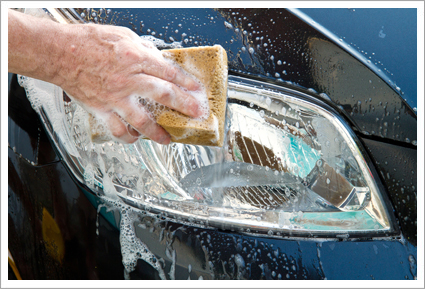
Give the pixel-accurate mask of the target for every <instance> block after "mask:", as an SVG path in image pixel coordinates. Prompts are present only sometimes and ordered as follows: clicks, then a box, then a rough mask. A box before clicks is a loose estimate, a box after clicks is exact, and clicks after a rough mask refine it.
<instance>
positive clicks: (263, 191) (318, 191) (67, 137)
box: [19, 76, 394, 236]
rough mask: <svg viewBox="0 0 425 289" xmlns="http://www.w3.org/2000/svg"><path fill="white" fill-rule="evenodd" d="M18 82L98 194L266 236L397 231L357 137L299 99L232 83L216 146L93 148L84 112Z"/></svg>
mask: <svg viewBox="0 0 425 289" xmlns="http://www.w3.org/2000/svg"><path fill="white" fill-rule="evenodd" d="M19 80H20V83H21V85H22V86H24V87H25V88H26V90H27V95H28V98H29V100H30V101H31V103H32V105H33V107H34V108H35V110H36V111H37V112H38V113H39V114H40V116H41V119H42V120H43V122H44V125H45V127H46V130H47V131H48V133H49V134H50V136H51V138H52V140H53V142H54V144H55V146H56V147H57V149H58V152H59V154H60V155H61V157H62V159H63V160H64V162H65V163H66V165H67V166H68V167H69V169H70V170H71V172H72V173H73V174H74V175H75V177H76V178H77V179H78V180H79V181H80V182H81V183H83V184H85V185H86V186H87V187H89V188H90V189H91V190H92V191H93V192H96V193H97V194H99V196H103V197H106V198H109V199H111V198H112V199H118V200H122V201H125V202H126V203H129V204H131V205H133V206H135V207H138V208H141V209H143V210H145V211H150V212H154V213H160V214H162V216H165V217H167V218H171V219H173V220H175V221H176V222H185V223H187V222H189V223H191V224H193V225H197V226H213V227H220V228H225V229H232V230H238V231H243V232H254V233H268V234H269V235H285V234H287V233H290V234H294V235H310V236H311V234H317V235H326V236H338V234H341V233H343V234H355V235H356V234H357V235H358V234H363V233H366V234H367V235H368V236H370V235H371V234H373V233H376V234H385V233H389V232H392V231H393V229H394V228H393V224H392V222H393V221H392V220H393V219H392V216H391V215H390V213H389V210H388V208H387V207H386V205H385V203H386V201H384V199H383V197H384V196H383V195H382V193H381V191H380V189H379V186H378V183H377V180H376V179H375V176H374V174H373V173H372V172H371V170H370V167H369V166H368V163H367V161H366V159H365V154H364V153H362V149H361V146H360V144H359V143H358V140H357V139H356V136H355V134H354V133H353V132H352V131H351V129H350V128H349V126H348V125H347V124H346V123H345V122H344V120H343V119H342V118H341V117H339V116H338V113H337V112H335V111H334V110H333V109H332V108H331V107H330V106H328V105H326V104H325V103H324V102H322V101H320V100H319V99H317V98H313V97H311V96H309V95H308V94H305V93H303V92H300V91H297V90H292V89H289V88H284V87H281V86H275V85H271V84H266V83H262V82H258V81H254V80H248V79H246V78H241V77H235V76H229V79H228V105H227V117H226V139H225V145H224V146H223V147H222V148H217V147H206V146H194V145H183V144H178V143H172V144H170V145H167V146H163V145H159V144H157V143H154V142H152V141H150V140H142V139H140V140H139V141H137V142H136V143H134V144H131V145H126V144H121V143H117V142H113V141H109V142H106V143H103V144H95V143H91V141H90V133H89V127H88V122H87V119H88V114H87V112H86V111H85V110H83V109H82V108H81V107H80V106H78V105H77V104H76V103H75V102H73V101H71V100H70V99H69V98H68V97H67V96H66V94H65V93H64V92H63V91H62V90H61V89H60V88H59V87H56V86H54V85H51V84H48V83H45V82H42V81H38V80H35V79H31V78H27V77H22V76H20V77H19ZM52 99H54V101H52Z"/></svg>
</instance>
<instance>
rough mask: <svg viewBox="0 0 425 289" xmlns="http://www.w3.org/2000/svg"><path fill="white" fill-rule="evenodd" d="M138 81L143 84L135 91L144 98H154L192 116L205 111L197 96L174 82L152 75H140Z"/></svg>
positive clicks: (197, 115) (199, 114)
mask: <svg viewBox="0 0 425 289" xmlns="http://www.w3.org/2000/svg"><path fill="white" fill-rule="evenodd" d="M138 82H139V83H143V85H141V86H140V87H139V89H138V91H135V93H137V94H138V95H140V96H141V97H142V98H149V99H152V100H154V101H156V102H158V103H160V104H163V105H165V106H167V107H169V108H172V109H174V110H176V111H179V112H181V113H183V114H185V115H188V116H191V117H199V116H201V115H202V114H203V113H204V112H203V111H202V109H201V104H200V103H199V101H198V100H197V99H196V98H195V97H193V96H192V95H190V94H189V93H186V92H184V91H183V90H181V89H180V88H179V87H177V86H176V85H174V84H172V83H169V82H167V81H165V80H162V79H159V78H155V77H152V76H150V75H140V76H139V80H138Z"/></svg>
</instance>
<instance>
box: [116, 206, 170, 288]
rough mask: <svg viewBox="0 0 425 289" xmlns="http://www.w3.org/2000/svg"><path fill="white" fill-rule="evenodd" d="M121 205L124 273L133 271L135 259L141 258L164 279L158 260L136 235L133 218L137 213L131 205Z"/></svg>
mask: <svg viewBox="0 0 425 289" xmlns="http://www.w3.org/2000/svg"><path fill="white" fill-rule="evenodd" d="M121 207H122V209H121V210H120V213H121V222H120V244H121V254H122V263H123V265H124V268H125V271H126V273H128V274H126V275H127V276H128V275H129V274H130V272H132V271H134V269H135V267H136V265H137V260H138V259H141V260H143V261H145V262H146V263H148V264H149V265H151V266H152V267H153V268H154V269H155V270H157V271H158V273H159V277H160V278H161V279H163V280H165V279H166V277H165V274H164V270H163V269H162V267H161V264H160V262H158V260H157V258H156V257H155V255H154V254H153V253H151V252H150V251H149V249H148V247H147V246H146V244H144V243H143V242H142V241H140V239H139V238H138V237H137V236H136V232H135V228H134V220H136V219H137V218H136V217H137V213H136V212H133V209H132V208H131V207H128V206H125V205H123V206H121ZM174 254H175V253H174Z"/></svg>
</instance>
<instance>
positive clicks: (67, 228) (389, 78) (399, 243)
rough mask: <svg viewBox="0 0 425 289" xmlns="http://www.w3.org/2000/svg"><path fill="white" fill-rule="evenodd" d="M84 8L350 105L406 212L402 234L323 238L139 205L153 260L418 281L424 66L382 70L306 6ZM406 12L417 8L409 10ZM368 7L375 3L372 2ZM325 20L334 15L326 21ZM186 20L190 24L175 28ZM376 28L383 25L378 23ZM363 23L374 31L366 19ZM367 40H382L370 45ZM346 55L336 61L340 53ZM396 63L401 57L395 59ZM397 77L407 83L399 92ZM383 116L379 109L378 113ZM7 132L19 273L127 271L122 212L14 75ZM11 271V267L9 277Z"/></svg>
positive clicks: (219, 270) (167, 266) (200, 271)
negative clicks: (166, 215) (54, 235)
mask: <svg viewBox="0 0 425 289" xmlns="http://www.w3.org/2000/svg"><path fill="white" fill-rule="evenodd" d="M75 11H76V15H77V16H78V15H80V17H81V13H84V14H83V15H84V20H85V21H92V22H103V23H112V24H114V25H122V26H127V27H129V28H131V29H133V30H134V31H135V32H136V33H138V34H140V35H142V34H152V31H154V32H155V36H156V37H158V38H161V39H164V40H165V42H172V41H182V44H183V46H196V45H213V44H221V45H222V46H223V47H224V48H225V49H226V51H227V54H228V57H229V74H231V75H238V76H244V77H247V78H252V79H256V80H261V81H264V82H269V83H273V84H278V85H282V86H285V85H286V86H290V87H291V88H294V89H297V90H300V91H304V92H307V93H309V94H311V95H312V96H314V97H317V98H320V96H319V94H321V93H325V94H326V95H327V96H329V99H328V100H326V102H327V103H328V104H329V105H330V106H332V107H333V108H334V109H335V110H337V111H338V112H339V113H340V115H341V116H342V117H343V118H344V119H345V120H346V122H347V123H348V124H349V125H350V126H351V127H352V129H353V130H354V132H355V133H356V135H357V137H358V138H359V140H360V141H361V143H362V145H363V147H364V149H365V151H366V152H367V154H368V157H369V158H370V160H371V162H372V163H373V167H374V170H376V172H377V173H378V175H379V177H380V182H381V183H382V185H383V187H384V189H385V194H386V195H387V197H388V200H389V201H388V204H387V205H388V206H389V207H390V208H391V211H392V213H393V214H394V217H395V219H396V224H395V227H396V229H395V232H394V233H393V234H389V235H384V236H368V235H359V236H351V237H349V238H344V237H340V238H333V239H329V240H326V241H323V239H321V238H315V236H311V237H296V236H289V235H288V236H284V235H282V236H280V237H277V236H274V237H270V236H267V235H261V234H259V235H246V234H242V233H239V232H232V231H229V230H223V229H204V228H199V227H196V226H191V225H188V224H184V225H182V224H179V223H177V222H172V221H170V220H166V219H164V220H161V219H160V218H159V217H158V218H154V217H152V216H150V215H148V214H144V213H143V212H142V211H140V215H139V217H138V218H137V219H136V220H135V225H134V227H135V230H136V235H137V237H138V238H139V239H140V240H141V241H142V242H143V243H144V244H145V245H146V246H147V247H148V248H149V249H150V251H151V252H152V253H153V254H154V255H155V260H154V262H160V263H161V266H162V268H163V271H164V272H165V273H166V278H168V279H188V278H190V279H200V278H201V279H276V280H278V279H282V280H284V279H328V280H331V279H333V280H338V279H359V280H364V279H396V280H404V279H416V274H417V273H416V270H417V269H416V259H417V241H418V240H417V217H416V213H417V197H416V196H417V172H416V168H417V149H416V140H417V131H416V130H417V119H416V113H415V110H414V109H413V108H414V107H415V106H416V89H413V87H416V81H415V80H416V73H413V72H412V74H411V76H410V77H405V76H404V75H403V77H401V76H400V80H397V84H395V83H394V78H396V79H398V77H399V75H397V73H396V72H397V71H395V72H393V74H394V75H391V74H390V75H389V73H387V72H386V71H384V70H383V69H381V70H379V65H375V64H374V63H373V62H374V61H375V57H373V59H372V61H368V60H370V58H369V55H367V56H366V55H365V54H364V53H362V52H361V49H366V48H361V49H359V50H358V49H357V48H356V47H354V45H353V43H351V42H350V41H357V40H349V39H348V38H349V36H348V35H347V34H345V36H346V39H344V41H340V40H339V37H336V36H335V35H332V34H331V33H329V32H328V31H326V30H324V29H322V28H321V27H320V26H319V25H317V23H312V22H311V21H310V20H311V19H309V18H308V17H305V16H304V15H303V14H302V12H301V11H299V10H286V9H112V10H111V11H110V12H109V13H106V12H107V10H105V9H103V10H102V11H100V10H99V9H93V10H90V11H89V12H90V13H87V12H88V11H87V10H86V9H76V10H75ZM93 11H94V12H95V13H94V14H92V12H93ZM414 11H415V12H414V13H416V10H414ZM305 12H306V13H307V14H308V13H309V12H310V13H311V15H312V17H313V18H314V19H317V18H320V15H319V14H318V15H316V18H315V17H314V13H316V12H315V11H314V10H308V9H307V10H305ZM324 12H326V13H329V14H327V15H328V16H327V17H324V18H322V19H323V20H322V21H320V22H321V23H322V24H324V26H326V27H328V26H329V25H331V24H329V23H331V20H330V19H331V18H332V17H329V16H332V15H336V16H335V17H341V15H345V14H349V13H363V10H358V9H356V11H355V12H353V11H351V10H348V9H341V10H336V11H333V10H329V11H327V10H324V11H317V13H321V15H322V16H323V15H324V14H323V13H324ZM384 12H385V11H384ZM404 12H406V13H407V12H409V11H400V13H404ZM410 12H412V11H410ZM364 13H372V12H371V11H369V10H365V12H364ZM373 13H376V15H379V17H383V19H385V17H384V16H382V14H379V13H382V11H379V10H375V11H373ZM394 13H397V11H394ZM350 15H351V14H350ZM367 15H369V14H367ZM374 15H375V14H374ZM401 15H402V14H401ZM95 17H96V19H94V18H95ZM245 17H246V18H245ZM350 17H351V16H350ZM353 17H354V18H355V16H353ZM368 17H369V16H368ZM370 17H371V16H370ZM377 17H378V16H377ZM326 19H328V21H329V23H325V21H326ZM341 20H342V19H341ZM410 20H411V19H409V21H410ZM224 21H226V22H228V23H233V25H234V26H236V24H235V23H238V25H239V26H238V27H240V33H239V34H238V33H235V31H234V30H229V29H227V28H226V26H225V25H223V22H224ZM316 21H317V20H316ZM349 21H351V20H347V22H349ZM317 22H319V21H317ZM179 24H182V25H180V26H179ZM345 25H348V24H347V23H345ZM410 25H411V26H408V27H405V28H403V29H416V21H414V22H412V23H411V24H410ZM252 26H253V27H255V29H256V30H258V31H261V34H259V35H260V36H264V37H263V38H261V37H258V38H257V39H256V38H255V37H252V38H251V40H252V43H251V45H252V46H253V47H257V48H258V49H256V50H255V52H254V53H253V54H252V55H247V54H244V53H241V51H240V48H241V47H242V46H244V45H245V43H244V41H245V38H244V37H243V33H242V31H245V30H247V31H250V30H249V29H250V27H252ZM383 26H385V29H386V30H385V31H388V32H387V35H388V36H387V37H390V35H389V34H390V32H389V30H390V27H389V26H388V25H387V24H385V25H383ZM165 27H166V28H165ZM180 27H185V28H184V29H187V27H190V30H189V31H186V33H187V34H189V35H192V36H193V38H191V39H192V41H191V42H189V43H185V42H184V41H183V39H180V38H178V37H180V35H181V33H182V32H184V31H182V29H181V28H180ZM178 29H180V31H179V32H178V33H176V32H175V30H178ZM329 29H330V30H331V31H334V32H336V33H341V34H343V33H346V31H347V30H342V28H341V27H339V26H335V28H334V29H335V30H333V29H332V28H329ZM338 29H341V30H338ZM352 30H353V31H357V30H356V29H354V28H353V29H352ZM375 32H376V33H375V34H376V35H378V33H379V30H378V31H375ZM410 32H412V31H410ZM415 32H416V30H415ZM347 33H348V32H347ZM353 33H354V32H353ZM357 33H358V34H362V33H364V31H362V30H361V28H359V29H358V31H357ZM412 33H413V32H412ZM409 35H411V33H410V34H409ZM414 35H416V34H414ZM313 37H314V38H318V39H321V40H323V41H324V42H326V43H328V48H329V49H328V50H327V51H326V53H322V54H319V55H318V54H315V55H316V59H317V61H319V62H320V67H319V66H317V65H316V66H315V65H313V64H312V62H310V61H309V60H308V58H309V56H311V55H312V53H313V52H312V51H310V50H309V46H308V45H306V43H307V40H308V39H310V38H313ZM350 37H351V36H350ZM377 37H378V36H377ZM406 37H407V36H406ZM353 38H355V36H353ZM353 38H352V39H353ZM228 39H233V40H232V41H228ZM414 39H415V41H416V38H415V37H414ZM264 43H269V44H270V43H273V44H274V47H275V48H277V49H276V50H274V51H273V55H274V59H275V60H270V54H269V53H268V52H266V51H265V50H264V49H265V47H266V46H264ZM257 44H260V45H259V46H258V45H257ZM414 44H416V42H415V43H412V45H414ZM358 45H359V46H360V44H358ZM364 45H365V46H366V45H367V43H365V44H364ZM268 47H270V46H268ZM270 49H271V48H270ZM367 49H375V47H374V45H371V47H370V48H367ZM400 49H401V48H400ZM380 51H384V52H381V53H382V54H381V55H379V54H378V51H376V59H379V58H380V57H381V56H382V55H383V54H384V53H385V50H380ZM415 52H416V51H415ZM370 53H372V51H371V52H370ZM397 55H401V54H399V53H397ZM321 56H322V58H320V57H321ZM336 56H337V57H336ZM382 57H384V56H382ZM336 58H337V59H338V61H334V60H333V59H336ZM277 59H285V60H286V62H287V63H290V64H291V65H290V67H287V68H286V74H281V75H279V78H280V79H279V80H278V79H277V77H275V71H276V62H275V61H276V60H277ZM376 61H378V60H376ZM400 61H402V63H403V62H404V61H406V63H409V64H411V63H413V62H415V61H416V55H413V54H409V55H406V58H405V59H403V60H400ZM389 65H390V64H389V63H388V67H389ZM415 67H416V66H415ZM319 68H320V69H319ZM396 69H398V66H396V67H395V68H391V70H396ZM388 70H390V69H388ZM331 75H332V77H331ZM370 79H373V80H374V81H375V80H378V79H379V80H380V81H379V87H377V88H375V87H374V89H372V88H371V87H370V86H369V80H370ZM408 81H409V82H408ZM398 86H401V89H400V90H399V89H398ZM360 103H361V104H360ZM372 107H373V108H374V109H371V108H372ZM388 112H389V113H388ZM387 113H388V114H387ZM377 118H380V121H379V122H377V121H376V119H377ZM382 122H388V123H390V124H393V123H394V125H392V127H391V130H390V131H388V132H386V133H384V132H383V131H382V129H380V126H381V125H382V124H381V123H382ZM380 124H381V125H380ZM8 142H9V143H8V144H9V158H8V162H9V165H8V168H9V176H8V177H9V203H8V208H9V220H8V222H9V223H8V225H9V229H8V232H9V240H8V242H9V244H8V247H9V250H10V252H11V255H12V256H13V258H14V261H15V263H16V266H17V269H18V271H19V273H20V275H21V276H22V277H23V278H24V279H123V278H124V277H125V276H124V273H123V272H124V267H123V264H122V260H121V259H122V256H121V251H120V240H119V234H120V232H119V214H118V213H117V212H114V211H110V212H107V211H106V209H105V208H102V209H100V212H99V214H98V211H97V206H98V205H99V204H100V200H99V198H98V197H97V196H96V194H94V193H93V192H91V191H90V189H88V188H87V187H86V186H85V185H83V184H81V183H79V182H78V181H77V180H76V179H75V178H74V177H73V175H72V174H71V173H70V172H69V171H68V169H67V167H66V165H65V164H64V163H63V161H62V160H61V159H60V157H59V156H58V154H57V153H56V151H55V148H54V147H53V146H52V145H51V143H50V141H49V137H48V136H47V134H46V133H45V131H44V128H43V126H42V123H41V121H40V120H39V118H38V116H37V114H36V112H35V111H34V110H33V109H32V108H31V105H30V103H29V102H28V100H27V99H26V95H25V90H24V89H23V88H22V87H20V86H19V84H18V83H17V79H16V76H12V77H11V79H10V85H9V139H8ZM44 210H47V211H48V212H49V213H50V215H51V216H52V217H53V218H54V219H55V220H56V223H57V225H58V227H59V228H60V231H61V232H62V236H63V241H64V248H65V251H64V257H63V259H62V261H61V262H58V261H57V259H55V258H54V257H52V256H51V254H50V253H49V250H48V248H47V247H48V246H47V245H46V241H45V240H44V239H43V234H42V222H41V220H42V219H43V213H44ZM127 277H130V279H159V278H160V276H159V274H158V271H157V270H155V269H154V268H153V267H152V266H151V265H149V264H148V263H146V262H144V261H142V260H139V261H138V263H137V266H136V269H135V270H134V271H133V272H131V273H130V276H127ZM13 278H14V275H13V273H12V271H11V270H9V279H13Z"/></svg>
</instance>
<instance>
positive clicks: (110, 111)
mask: <svg viewBox="0 0 425 289" xmlns="http://www.w3.org/2000/svg"><path fill="white" fill-rule="evenodd" d="M64 34H65V35H67V37H66V43H63V44H62V45H64V53H63V55H62V57H61V58H60V64H59V69H58V70H57V75H56V76H55V79H54V81H53V82H54V83H55V84H57V85H59V86H61V87H62V88H63V89H64V91H65V92H66V93H67V94H68V95H69V96H70V97H71V98H73V99H74V100H76V101H77V102H78V103H80V104H81V105H82V106H83V107H84V108H85V109H86V110H88V111H89V112H91V113H93V114H95V115H96V116H97V117H99V116H100V117H101V118H102V119H103V120H104V121H105V122H106V123H107V124H108V127H109V129H110V131H111V133H112V135H113V136H114V137H116V138H117V139H119V140H121V141H123V142H126V143H132V142H134V141H136V140H137V139H138V137H139V136H140V134H143V135H145V136H146V137H148V138H150V139H152V140H153V141H156V142H159V143H162V144H168V143H169V142H170V136H169V134H168V133H167V132H166V131H165V130H164V129H163V128H162V127H161V126H159V125H158V124H157V123H156V122H155V120H154V119H153V118H152V116H151V115H150V113H149V112H148V111H147V110H146V109H145V108H143V107H142V106H140V105H138V102H137V98H136V97H135V95H138V96H142V97H143V98H148V99H151V100H154V101H156V102H158V103H160V104H163V105H165V106H168V107H170V108H172V109H174V110H176V111H179V112H181V113H184V114H186V115H189V116H192V117H198V116H200V115H201V111H200V109H199V103H198V101H197V100H196V99H195V98H194V97H193V96H191V95H190V94H189V93H188V91H196V90H199V89H201V85H200V84H199V83H198V82H197V81H196V80H194V79H192V78H191V77H190V76H189V75H187V74H185V73H184V72H183V71H182V70H181V69H179V68H178V67H177V66H174V65H173V64H171V63H169V62H168V61H167V60H165V59H164V58H163V57H162V54H161V52H160V51H159V50H158V49H156V47H154V45H153V44H152V43H150V42H149V41H145V40H142V39H141V38H140V37H139V36H138V35H137V34H135V33H134V32H132V31H131V30H130V29H127V28H124V27H117V26H106V25H96V24H82V25H64ZM185 90H186V91H185Z"/></svg>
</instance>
